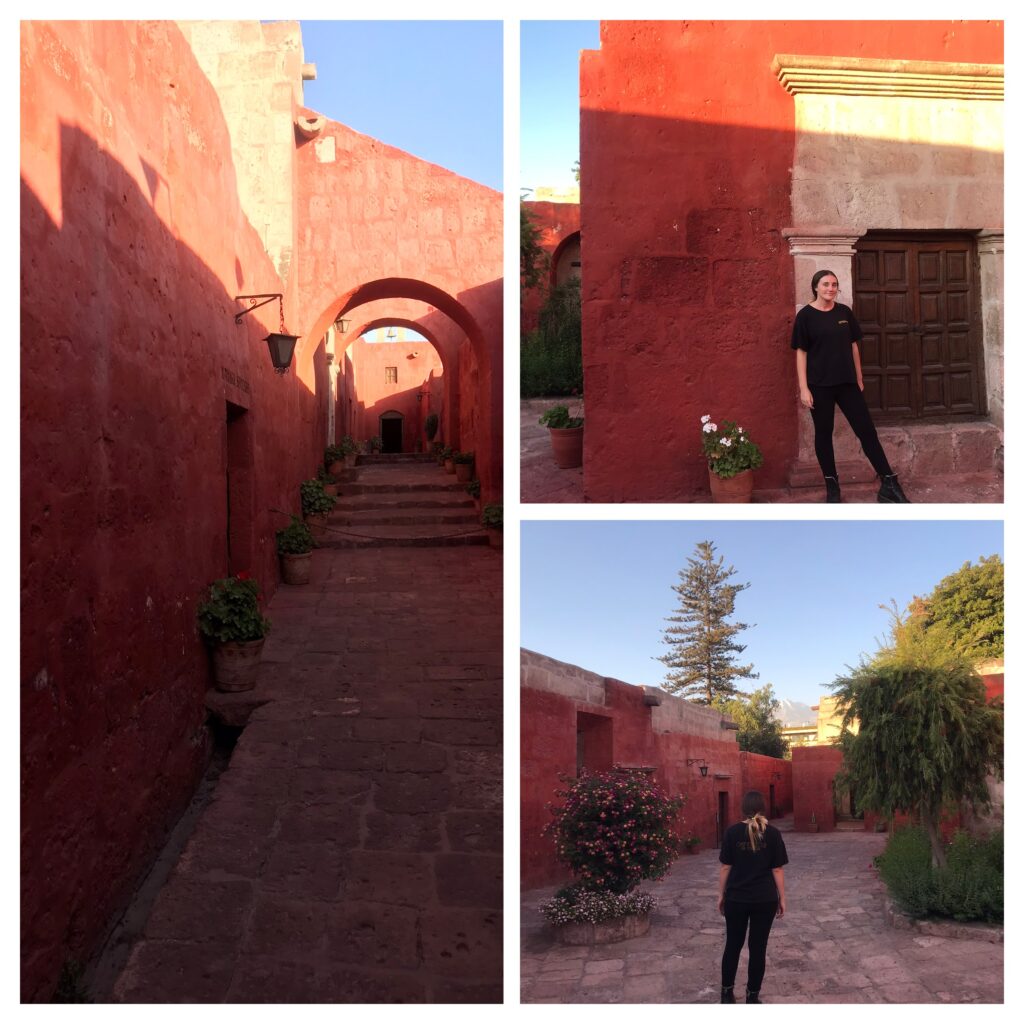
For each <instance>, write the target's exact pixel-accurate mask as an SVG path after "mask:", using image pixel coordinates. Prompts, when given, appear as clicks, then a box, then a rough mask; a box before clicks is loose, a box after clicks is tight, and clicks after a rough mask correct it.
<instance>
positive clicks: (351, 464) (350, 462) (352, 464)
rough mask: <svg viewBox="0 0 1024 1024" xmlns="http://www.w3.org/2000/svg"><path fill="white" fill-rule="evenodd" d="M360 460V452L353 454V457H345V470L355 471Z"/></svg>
mask: <svg viewBox="0 0 1024 1024" xmlns="http://www.w3.org/2000/svg"><path fill="white" fill-rule="evenodd" d="M358 459H359V453H358V452H353V453H352V454H351V455H346V456H345V468H346V469H355V468H356V462H357V461H358Z"/></svg>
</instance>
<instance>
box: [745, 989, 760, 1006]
mask: <svg viewBox="0 0 1024 1024" xmlns="http://www.w3.org/2000/svg"><path fill="white" fill-rule="evenodd" d="M757 996H758V992H751V991H750V989H749V988H748V989H747V1002H748V1003H758V1004H760V1002H761V1000H760V999H758V998H757Z"/></svg>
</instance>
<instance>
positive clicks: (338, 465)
mask: <svg viewBox="0 0 1024 1024" xmlns="http://www.w3.org/2000/svg"><path fill="white" fill-rule="evenodd" d="M324 465H325V466H326V467H327V472H328V473H330V475H331V476H341V471H342V470H343V469H344V468H345V449H344V448H342V446H341V445H340V444H329V445H328V446H327V447H326V448H325V449H324Z"/></svg>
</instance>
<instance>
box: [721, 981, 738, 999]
mask: <svg viewBox="0 0 1024 1024" xmlns="http://www.w3.org/2000/svg"><path fill="white" fill-rule="evenodd" d="M721 1002H723V1003H735V1002H736V997H735V996H734V995H733V994H732V985H723V986H722V998H721Z"/></svg>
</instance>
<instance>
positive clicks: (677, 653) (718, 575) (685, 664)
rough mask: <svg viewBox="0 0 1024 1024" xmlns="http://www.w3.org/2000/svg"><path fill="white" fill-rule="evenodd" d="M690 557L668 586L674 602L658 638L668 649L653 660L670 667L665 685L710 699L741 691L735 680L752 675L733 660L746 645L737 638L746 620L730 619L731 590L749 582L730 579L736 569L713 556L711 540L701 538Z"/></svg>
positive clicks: (689, 695)
mask: <svg viewBox="0 0 1024 1024" xmlns="http://www.w3.org/2000/svg"><path fill="white" fill-rule="evenodd" d="M694 555H695V557H692V558H688V559H687V567H686V568H685V569H680V570H679V583H677V584H676V585H674V586H673V587H672V589H673V590H674V591H675V592H676V593H677V594H678V595H679V607H678V608H677V609H676V612H675V614H674V615H671V616H669V617H668V618H667V619H666V620H665V621H666V622H669V623H671V625H669V626H668V627H667V628H666V629H665V631H664V635H663V637H662V642H663V643H665V644H667V645H668V646H669V647H670V648H671V650H670V651H669V653H668V654H665V655H662V656H661V657H660V658H659V659H658V660H659V661H661V662H663V663H664V664H665V665H667V666H668V667H669V668H670V669H671V670H672V671H671V672H669V673H668V675H667V676H666V677H665V689H666V690H669V691H670V692H672V693H677V694H679V695H680V696H681V697H685V698H686V699H687V700H692V701H693V702H694V703H697V704H713V703H715V702H716V701H722V700H729V699H731V698H734V697H737V696H739V695H740V691H739V690H737V689H736V686H735V680H737V679H756V678H757V673H756V672H754V671H753V668H754V666H753V665H737V664H736V657H735V656H736V655H738V654H742V653H743V652H744V651H745V650H746V645H745V644H741V643H738V642H737V640H736V637H737V636H739V634H740V633H742V632H743V630H745V629H748V628H749V627H748V625H747V624H746V623H745V622H730V621H729V618H730V617H731V616H732V615H733V613H734V611H735V608H736V595H737V594H739V593H741V592H742V591H744V590H746V589H747V588H748V587H749V586H750V584H749V583H730V582H729V580H730V579H731V578H732V577H733V576H734V575H735V574H736V570H735V569H734V568H733V567H732V566H731V565H730V566H729V568H728V569H726V568H724V566H723V559H722V558H721V557H720V558H718V560H717V561H716V560H715V545H714V544H713V543H712V542H711V541H707V540H705V541H701V542H700V543H699V544H698V545H697V547H696V549H695V551H694Z"/></svg>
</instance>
